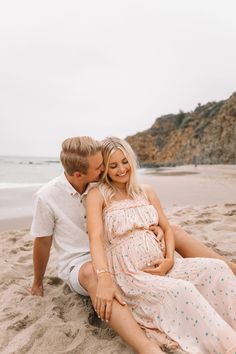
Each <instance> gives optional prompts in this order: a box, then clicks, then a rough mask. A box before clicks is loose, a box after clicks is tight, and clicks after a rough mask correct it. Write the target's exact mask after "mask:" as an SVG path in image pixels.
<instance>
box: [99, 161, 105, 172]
mask: <svg viewBox="0 0 236 354" xmlns="http://www.w3.org/2000/svg"><path fill="white" fill-rule="evenodd" d="M100 170H101V172H103V171H105V166H104V163H103V164H102V165H101V168H100Z"/></svg>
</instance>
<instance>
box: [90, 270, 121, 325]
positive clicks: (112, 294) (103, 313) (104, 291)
mask: <svg viewBox="0 0 236 354" xmlns="http://www.w3.org/2000/svg"><path fill="white" fill-rule="evenodd" d="M114 299H116V300H117V301H118V302H119V303H120V304H121V305H123V306H124V305H126V303H125V302H124V300H123V298H122V296H121V294H120V292H119V290H118V289H117V287H116V285H115V284H114V282H113V281H112V279H111V276H110V275H108V274H102V275H100V276H99V278H98V286H97V292H96V297H95V305H94V309H95V311H96V312H97V314H98V317H100V318H101V320H103V321H106V322H108V321H109V320H110V318H111V311H112V302H113V300H114Z"/></svg>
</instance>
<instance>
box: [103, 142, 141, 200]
mask: <svg viewBox="0 0 236 354" xmlns="http://www.w3.org/2000/svg"><path fill="white" fill-rule="evenodd" d="M118 149H120V150H121V151H122V152H123V154H124V155H125V157H126V158H127V160H128V162H129V164H130V170H131V174H130V179H129V182H128V183H127V185H126V190H127V193H128V194H129V195H130V196H131V197H132V198H135V197H138V196H139V195H140V194H141V193H142V188H141V186H140V185H139V183H138V181H137V176H136V169H137V159H136V156H135V153H134V151H133V150H132V148H131V146H130V145H129V144H128V143H127V141H125V140H122V139H119V138H116V137H107V138H106V139H104V140H103V141H102V155H103V163H104V165H105V170H104V172H103V175H102V179H101V183H102V185H103V187H104V188H103V195H104V198H105V201H106V202H109V201H110V200H111V198H112V197H113V196H114V195H115V193H116V192H117V189H116V187H115V186H114V185H113V183H112V181H111V179H110V177H109V175H108V167H109V161H110V158H111V155H112V154H113V153H114V152H115V151H117V150H118Z"/></svg>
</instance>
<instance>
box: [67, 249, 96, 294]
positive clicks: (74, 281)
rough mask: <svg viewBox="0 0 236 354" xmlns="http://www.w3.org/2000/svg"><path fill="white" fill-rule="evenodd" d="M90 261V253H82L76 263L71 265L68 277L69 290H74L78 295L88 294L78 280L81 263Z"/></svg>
mask: <svg viewBox="0 0 236 354" xmlns="http://www.w3.org/2000/svg"><path fill="white" fill-rule="evenodd" d="M89 261H91V255H90V253H88V254H86V255H84V256H83V257H81V261H80V262H79V263H77V264H76V265H75V266H73V267H71V271H70V274H69V279H68V285H69V287H70V288H71V290H74V291H76V292H77V293H79V294H80V295H83V296H89V294H88V292H87V291H86V290H85V289H84V288H83V287H82V286H81V284H80V282H79V271H80V268H81V267H82V265H84V264H85V263H87V262H89Z"/></svg>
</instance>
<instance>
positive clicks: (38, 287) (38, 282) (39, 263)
mask: <svg viewBox="0 0 236 354" xmlns="http://www.w3.org/2000/svg"><path fill="white" fill-rule="evenodd" d="M51 245H52V236H45V237H37V238H36V239H35V240H34V248H33V263H34V280H33V285H32V287H31V289H30V292H31V294H32V295H39V296H43V277H44V274H45V271H46V267H47V263H48V259H49V255H50V249H51Z"/></svg>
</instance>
